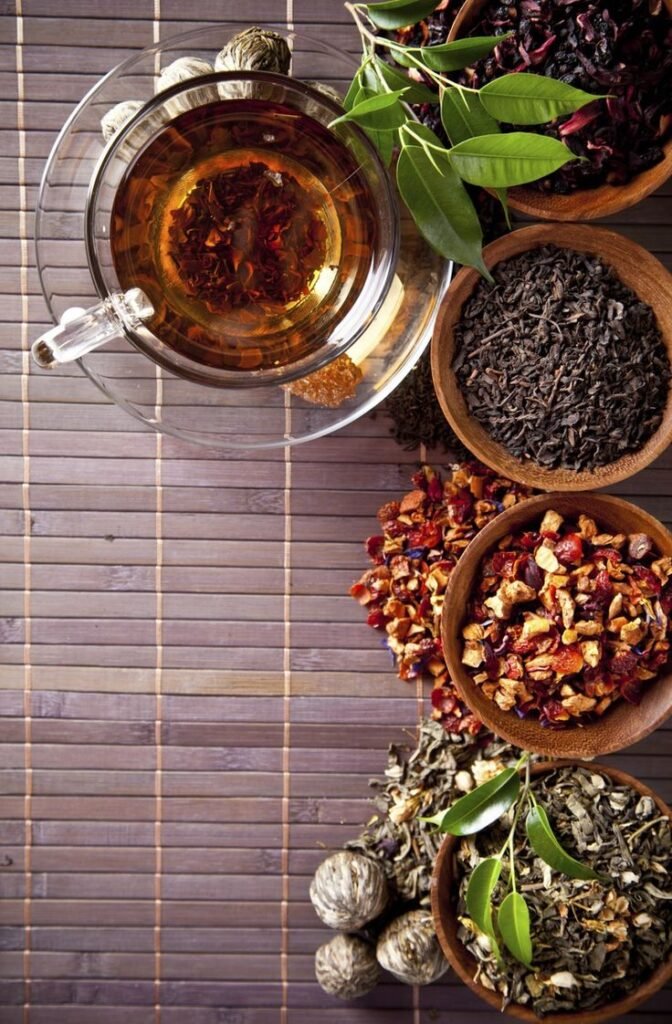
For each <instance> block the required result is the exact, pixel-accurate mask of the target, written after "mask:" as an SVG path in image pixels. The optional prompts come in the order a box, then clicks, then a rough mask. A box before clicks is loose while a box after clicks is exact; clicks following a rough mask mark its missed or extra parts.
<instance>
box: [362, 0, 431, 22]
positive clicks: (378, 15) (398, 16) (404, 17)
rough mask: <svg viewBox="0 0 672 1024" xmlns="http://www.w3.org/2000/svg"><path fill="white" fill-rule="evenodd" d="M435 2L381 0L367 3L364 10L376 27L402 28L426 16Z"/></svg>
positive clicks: (425, 0)
mask: <svg viewBox="0 0 672 1024" xmlns="http://www.w3.org/2000/svg"><path fill="white" fill-rule="evenodd" d="M437 3H438V0H383V3H378V4H367V5H366V12H367V14H368V15H369V17H370V18H371V21H372V22H373V24H374V25H377V26H378V28H383V29H390V28H404V27H405V26H406V25H415V23H416V21H422V19H423V18H426V17H427V15H428V14H431V13H432V12H433V10H434V8H435V7H436V5H437Z"/></svg>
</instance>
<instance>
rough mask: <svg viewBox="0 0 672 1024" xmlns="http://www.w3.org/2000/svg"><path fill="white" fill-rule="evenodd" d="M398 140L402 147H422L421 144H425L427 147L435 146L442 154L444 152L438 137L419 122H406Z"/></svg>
mask: <svg viewBox="0 0 672 1024" xmlns="http://www.w3.org/2000/svg"><path fill="white" fill-rule="evenodd" d="M399 138H400V140H401V144H402V146H422V143H423V142H426V143H427V145H428V146H436V148H437V149H440V150H441V151H442V153H445V151H446V147H445V146H444V144H443V142H442V141H441V139H440V138H439V136H438V135H436V133H435V132H433V131H432V129H431V128H428V127H427V125H426V124H422V123H421V122H420V121H411V120H409V121H407V122H406V124H405V125H404V126H403V128H402V129H401V131H400V132H399ZM439 155H441V154H439Z"/></svg>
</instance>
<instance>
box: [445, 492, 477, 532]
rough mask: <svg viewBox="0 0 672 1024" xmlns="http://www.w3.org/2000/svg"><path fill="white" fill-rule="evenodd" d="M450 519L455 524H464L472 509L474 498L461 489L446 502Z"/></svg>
mask: <svg viewBox="0 0 672 1024" xmlns="http://www.w3.org/2000/svg"><path fill="white" fill-rule="evenodd" d="M446 504H447V506H448V511H449V513H450V516H451V518H452V519H453V521H454V522H456V523H464V522H466V520H467V519H468V518H469V516H470V514H471V511H472V509H473V507H474V498H473V495H472V494H471V492H470V491H468V490H467V489H466V488H465V487H463V488H462V489H461V490H460V491H458V493H457V494H454V495H452V496H451V497H450V498H448V501H447V502H446Z"/></svg>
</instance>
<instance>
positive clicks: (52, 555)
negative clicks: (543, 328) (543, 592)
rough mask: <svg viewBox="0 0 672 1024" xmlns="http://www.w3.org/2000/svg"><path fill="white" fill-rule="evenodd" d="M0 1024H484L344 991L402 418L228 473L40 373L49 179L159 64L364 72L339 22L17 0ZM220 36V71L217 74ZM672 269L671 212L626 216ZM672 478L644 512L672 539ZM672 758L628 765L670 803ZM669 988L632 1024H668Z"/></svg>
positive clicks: (10, 186) (1, 476)
mask: <svg viewBox="0 0 672 1024" xmlns="http://www.w3.org/2000/svg"><path fill="white" fill-rule="evenodd" d="M0 12H1V14H2V17H1V18H0V58H1V63H0V80H1V85H2V88H1V90H0V118H1V127H2V128H3V129H4V132H3V139H2V147H1V149H0V200H1V202H0V233H1V235H2V238H3V244H2V247H1V248H0V284H1V287H0V292H1V294H0V369H1V371H2V374H1V376H0V399H1V401H0V427H1V428H2V429H1V430H0V444H1V446H2V462H1V469H0V481H1V483H0V529H1V533H2V537H1V538H0V589H1V594H0V602H1V603H0V640H2V641H3V642H4V648H3V651H2V655H1V665H0V708H1V711H2V720H1V721H0V730H1V731H0V740H1V741H2V745H1V746H0V759H1V762H0V763H1V766H2V780H1V782H0V819H1V823H0V830H1V831H0V841H1V846H2V848H1V849H0V886H1V887H2V896H3V901H2V904H1V905H0V915H1V917H0V920H1V921H2V925H3V927H2V932H1V933H0V950H2V952H1V953H0V976H1V979H2V980H1V981H0V1022H1V1024H18V1022H22V1024H26V1022H30V1024H150V1022H154V1021H163V1022H165V1024H178V1022H179V1024H183V1022H184V1024H271V1022H273V1024H275V1022H278V1024H315V1022H316V1021H318V1020H319V1021H322V1022H324V1024H376V1022H380V1024H430V1022H432V1024H434V1022H439V1024H441V1022H446V1024H447V1022H448V1021H450V1022H451V1024H486V1022H488V1024H489V1022H492V1024H494V1022H495V1021H496V1020H498V1019H499V1017H498V1015H497V1014H496V1013H494V1012H492V1011H489V1010H487V1009H485V1008H484V1007H483V1006H482V1005H481V1004H480V1003H479V1002H477V1001H476V999H475V998H474V997H473V996H472V995H471V994H470V993H469V992H468V991H467V990H466V989H465V988H464V987H462V986H461V985H459V984H458V983H457V982H456V981H455V979H454V978H453V977H452V976H450V975H449V976H448V977H447V978H446V980H445V981H443V982H441V983H439V984H437V985H434V986H432V987H430V988H425V989H422V990H417V989H415V990H414V989H411V988H406V987H403V986H401V985H398V984H395V983H392V982H387V983H385V984H383V985H381V986H380V987H379V988H378V989H377V990H376V991H375V992H373V993H372V994H371V995H370V996H369V997H367V998H366V999H364V1000H362V1001H361V1002H359V1003H357V1004H354V1005H348V1006H344V1005H342V1004H339V1003H337V1002H336V1001H334V1000H331V999H329V998H328V997H326V996H325V995H323V994H322V992H321V990H320V989H319V988H318V986H317V984H316V982H315V981H314V978H313V952H314V950H315V948H316V946H317V945H318V944H319V943H321V942H322V941H324V940H325V939H326V938H328V936H329V933H328V931H327V929H325V928H324V927H322V926H321V925H320V923H319V921H318V920H317V919H316V917H315V916H314V914H313V912H312V908H311V906H310V904H309V902H308V895H307V893H308V881H309V877H310V875H311V873H312V872H313V870H314V868H315V867H316V865H317V863H318V862H319V860H320V859H321V858H322V857H323V856H324V849H323V848H324V847H327V848H329V847H337V846H339V845H340V844H341V843H342V842H343V841H345V840H346V839H348V838H350V837H352V836H354V835H355V834H356V833H357V831H358V827H359V825H360V823H361V822H363V821H365V820H366V819H367V818H368V816H369V813H370V810H369V807H368V806H367V799H368V796H369V794H368V787H367V781H368V779H369V777H370V776H372V775H376V774H380V773H381V772H382V771H383V769H384V767H385V762H386V746H387V744H388V743H389V742H390V741H393V740H395V739H396V740H400V739H403V735H404V734H403V730H404V729H405V728H408V727H411V726H412V725H413V723H414V722H415V721H416V720H417V716H418V714H419V712H420V710H421V707H422V694H421V692H418V691H416V689H415V687H409V686H408V685H406V684H403V683H401V682H399V681H398V680H397V679H396V678H395V675H394V672H393V671H392V669H391V668H390V664H389V659H388V655H387V653H385V652H383V651H382V650H381V649H380V646H379V643H378V638H377V637H376V636H375V635H374V634H373V633H372V632H371V631H370V630H367V629H366V628H365V627H364V625H363V623H362V615H361V610H360V609H359V608H358V607H357V606H356V605H355V604H354V602H352V601H351V599H350V598H349V597H347V596H346V591H347V588H348V586H349V585H350V583H351V582H352V581H353V579H354V578H355V577H356V576H358V575H359V574H360V572H361V571H362V569H363V567H364V565H365V556H364V553H363V549H362V540H363V538H364V537H365V536H366V535H367V533H370V532H373V531H374V530H375V520H374V515H375V511H376V509H377V507H378V506H379V505H380V504H381V503H382V502H383V501H385V500H387V499H389V498H391V497H393V496H397V495H399V494H400V493H403V491H404V490H405V489H406V487H407V483H408V478H409V475H410V473H411V472H412V471H413V469H414V467H415V465H416V463H417V461H418V458H419V452H403V451H402V450H401V449H400V448H399V447H398V446H397V445H396V444H395V443H394V442H393V441H392V440H391V439H390V438H389V437H387V434H386V424H385V422H384V420H382V419H381V418H378V419H377V420H375V421H373V420H371V419H365V420H363V421H361V422H359V423H356V424H354V425H353V426H352V427H350V428H349V429H347V430H346V431H344V432H343V433H341V434H340V435H338V436H335V437H331V438H328V439H326V440H322V441H318V442H315V443H313V444H310V445H307V446H304V447H298V448H296V449H294V450H292V451H287V452H271V453H258V454H256V455H255V456H254V457H248V456H246V455H245V454H242V453H239V452H238V453H237V452H234V451H231V452H228V453H226V454H224V455H214V454H212V453H209V452H206V451H204V450H199V449H196V448H191V447H188V446H186V445H183V444H180V443H178V442H177V441H174V440H172V439H170V438H164V439H161V438H159V437H157V436H155V435H154V434H153V433H151V432H149V431H146V430H143V429H141V428H140V427H139V426H138V424H136V422H135V421H134V420H132V419H130V418H129V417H127V416H126V415H125V414H124V413H123V412H122V411H121V410H120V409H117V408H115V407H114V406H112V405H110V404H109V403H108V402H107V401H106V400H104V399H103V398H102V396H101V395H99V394H98V392H97V391H96V390H95V389H94V387H93V385H92V384H91V383H90V382H89V381H88V380H87V379H85V378H84V377H83V376H82V374H81V373H80V371H79V370H78V369H77V368H76V367H75V368H74V369H71V370H70V371H69V372H67V373H66V372H60V373H58V374H55V375H46V374H43V373H39V372H36V371H35V370H34V368H33V366H32V365H31V362H30V359H29V358H28V354H27V353H28V347H29V344H30V342H31V341H32V340H33V338H34V337H35V336H36V335H37V334H38V333H39V331H40V330H41V329H42V328H43V327H44V326H46V320H47V317H46V310H45V306H44V303H43V300H42V297H41V294H40V291H39V285H38V280H37V275H36V271H35V265H34V256H33V242H32V235H33V211H34V209H35V204H36V199H37V190H38V183H39V178H40V174H41V171H42V168H43V166H44V162H45V158H46V156H47V154H48V152H49V149H50V147H51V145H52V143H53V141H54V139H55V136H56V133H57V131H58V129H59V128H60V126H61V125H62V124H63V121H64V119H65V118H66V116H67V115H68V114H69V113H70V111H71V110H72V108H73V107H74V105H75V104H76V103H77V102H78V101H79V100H80V99H81V97H82V96H83V95H84V93H85V92H86V91H87V90H88V89H89V88H90V87H91V86H92V85H93V84H94V83H95V82H96V80H97V79H98V77H99V76H100V75H102V74H103V73H105V72H106V71H107V70H108V69H109V68H111V67H112V66H113V65H114V64H116V63H117V62H118V61H120V60H121V59H123V58H124V57H126V56H127V55H128V54H129V53H130V52H131V50H132V49H133V48H138V47H142V46H145V45H147V44H149V43H151V42H152V41H153V40H158V39H163V38H166V37H168V36H170V35H171V34H174V33H176V32H179V31H182V30H186V29H188V28H191V27H196V26H197V25H198V24H201V23H206V22H210V21H211V22H217V21H220V22H221V21H225V20H237V21H239V22H241V24H249V23H250V22H253V21H258V20H264V21H266V22H274V23H278V24H281V25H285V24H287V23H288V22H293V23H294V24H295V25H296V26H297V27H300V28H304V29H305V30H309V31H311V32H313V33H314V34H318V35H320V36H321V37H323V38H325V39H328V40H329V41H330V42H332V43H333V44H334V45H335V46H337V47H340V48H347V49H352V50H353V51H354V50H355V48H356V39H355V34H354V31H353V29H352V27H351V25H350V23H349V20H348V17H347V15H346V14H345V12H344V11H343V9H342V4H341V0H294V2H293V3H292V2H291V0H259V2H258V3H257V4H252V3H250V2H245V3H242V2H234V0H202V2H198V3H184V2H183V0H114V2H108V3H107V4H103V3H102V2H100V0H59V2H58V3H54V2H52V0H23V2H21V0H0ZM218 48H219V47H218V45H217V38H216V30H214V31H213V51H214V50H216V49H218ZM617 223H619V225H621V226H622V228H623V230H624V231H625V232H626V233H627V234H629V235H631V236H632V237H633V238H636V239H637V240H638V241H639V242H641V243H642V244H644V245H645V246H647V247H649V248H650V249H652V250H653V251H655V252H657V253H659V254H660V256H661V258H662V259H663V260H664V261H665V262H666V263H667V264H668V266H669V265H670V264H671V263H672V239H671V238H670V224H672V188H670V186H668V187H667V188H665V189H663V190H662V192H661V193H660V194H658V195H656V196H654V197H652V198H650V199H648V200H647V201H646V202H644V203H643V204H642V205H640V206H639V207H637V209H635V210H632V211H630V212H629V213H627V214H625V215H623V216H622V217H621V218H620V219H618V220H617ZM671 468H672V460H671V458H670V456H669V455H666V456H664V457H663V458H662V459H661V460H660V461H659V462H658V463H657V464H656V465H655V466H653V467H651V468H650V469H648V470H646V471H645V472H644V473H641V474H640V475H639V476H638V477H636V478H635V479H634V480H631V481H629V482H627V483H625V484H623V485H621V486H619V487H618V488H616V490H617V492H618V493H620V494H624V495H626V496H629V497H631V498H633V499H634V500H635V501H637V502H639V503H641V504H642V505H643V506H644V507H646V508H647V509H649V510H650V511H651V512H653V513H654V514H655V515H657V516H659V517H661V518H663V519H667V520H668V521H669V520H670V519H671V518H672V514H671V513H670V511H669V497H668V496H669V495H670V493H672V473H671ZM670 736H671V733H670V731H669V729H661V730H659V731H658V732H657V733H656V734H655V735H653V736H651V737H649V739H648V740H647V741H646V742H644V743H642V744H639V745H638V746H637V747H636V748H633V749H631V750H628V751H626V752H624V753H623V754H622V755H621V756H619V757H618V758H615V759H614V760H615V761H616V763H618V764H621V765H622V766H623V767H625V768H626V769H627V770H629V771H631V772H633V773H635V774H637V775H639V776H641V777H642V778H644V779H645V780H646V781H647V782H649V783H651V784H652V785H653V786H654V787H655V788H656V789H657V790H658V791H659V792H660V793H661V794H662V795H663V796H664V797H665V798H666V799H668V800H669V799H670V798H672V756H671V753H672V752H671V751H670V748H669V744H670ZM671 1014H672V991H669V990H668V991H667V992H664V993H662V994H660V995H659V996H658V997H656V998H655V999H654V1000H653V1001H652V1002H651V1003H650V1004H649V1005H647V1006H646V1007H645V1008H643V1009H642V1010H641V1011H640V1012H638V1013H635V1014H631V1015H630V1016H628V1017H627V1020H628V1021H629V1022H631V1024H635V1022H638V1024H639V1022H641V1024H663V1022H667V1021H669V1020H670V1015H671Z"/></svg>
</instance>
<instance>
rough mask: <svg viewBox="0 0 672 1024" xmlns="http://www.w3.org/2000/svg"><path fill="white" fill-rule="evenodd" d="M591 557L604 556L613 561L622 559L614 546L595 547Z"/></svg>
mask: <svg viewBox="0 0 672 1024" xmlns="http://www.w3.org/2000/svg"><path fill="white" fill-rule="evenodd" d="M593 558H594V559H598V558H606V560H607V561H608V562H614V563H617V562H622V561H623V558H622V556H621V553H620V551H617V550H616V548H595V550H594V551H593Z"/></svg>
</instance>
